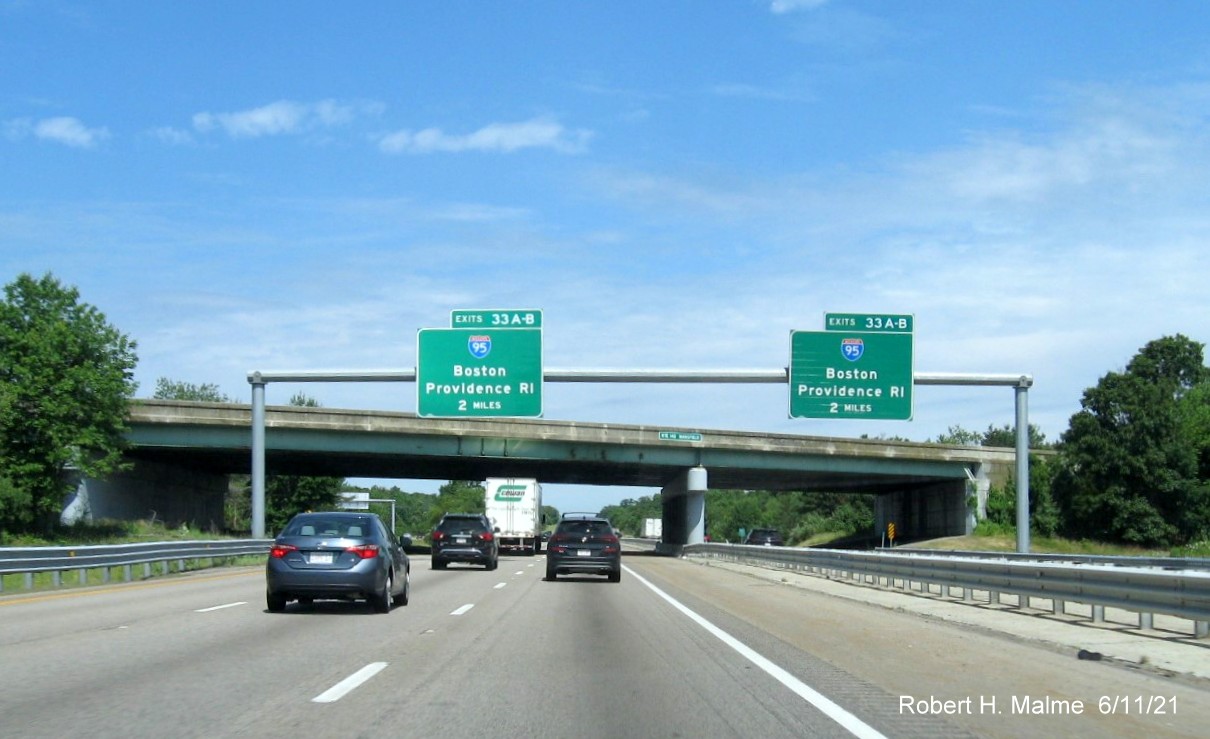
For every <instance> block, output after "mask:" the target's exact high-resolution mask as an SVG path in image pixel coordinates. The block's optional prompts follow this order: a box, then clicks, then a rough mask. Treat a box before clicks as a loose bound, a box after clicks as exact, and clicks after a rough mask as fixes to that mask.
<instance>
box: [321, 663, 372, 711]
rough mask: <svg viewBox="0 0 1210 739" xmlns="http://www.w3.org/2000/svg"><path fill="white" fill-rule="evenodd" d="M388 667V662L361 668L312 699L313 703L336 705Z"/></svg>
mask: <svg viewBox="0 0 1210 739" xmlns="http://www.w3.org/2000/svg"><path fill="white" fill-rule="evenodd" d="M386 666H387V663H386V662H371V663H370V664H368V665H366V666H365V667H363V668H361V669H360V670H358V671H357V672H354V673H353V674H352V675H349V676H348V677H346V678H345V679H344V680H341V681H340V682H338V683H336V684H335V685H333V686H332V687H330V688H328V689H327V690H325V691H324V692H322V693H320V694H319V695H317V696H315V697H314V698H312V699H311V702H312V703H334V702H336V701H338V700H340V699H341V698H343V697H345V696H346V695H348V694H349V693H351V692H352V691H353V690H354V689H355V688H357V687H358V686H360V685H361V684H362V683H364V682H365V681H366V680H369V679H370V678H372V677H374V676H375V675H377V674H378V673H380V672H382V671H383V669H385V668H386Z"/></svg>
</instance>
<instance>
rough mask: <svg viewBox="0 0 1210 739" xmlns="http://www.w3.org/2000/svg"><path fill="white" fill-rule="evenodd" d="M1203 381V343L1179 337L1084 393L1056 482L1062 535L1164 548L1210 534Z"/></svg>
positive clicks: (1209, 374)
mask: <svg viewBox="0 0 1210 739" xmlns="http://www.w3.org/2000/svg"><path fill="white" fill-rule="evenodd" d="M1207 383H1210V370H1208V369H1207V368H1206V367H1205V366H1204V364H1203V345H1202V344H1199V343H1197V342H1194V341H1191V340H1190V339H1188V338H1186V337H1184V336H1181V335H1177V336H1171V337H1164V338H1162V339H1157V340H1155V341H1152V342H1150V343H1148V344H1147V345H1146V346H1145V347H1143V348H1142V349H1141V350H1140V351H1139V353H1138V354H1136V355H1135V356H1134V358H1133V359H1131V361H1130V363H1129V364H1128V365H1127V367H1126V371H1125V372H1110V373H1109V374H1107V375H1105V376H1104V377H1102V378H1101V380H1100V381H1099V382H1098V383H1097V385H1096V387H1093V388H1089V389H1088V390H1086V391H1085V392H1084V397H1083V399H1082V400H1081V406H1082V410H1081V411H1079V412H1078V413H1076V414H1075V415H1074V416H1072V418H1071V423H1070V426H1069V428H1068V430H1067V432H1066V433H1064V434H1063V438H1062V442H1061V444H1060V452H1061V455H1060V461H1059V464H1058V467H1057V469H1056V471H1055V475H1054V478H1053V492H1054V498H1055V501H1056V502H1057V503H1058V505H1059V508H1060V510H1061V511H1062V515H1063V521H1064V528H1065V530H1066V532H1067V533H1068V534H1070V535H1073V536H1076V537H1088V538H1108V539H1109V540H1111V541H1120V542H1125V543H1129V544H1138V545H1164V546H1166V545H1173V544H1180V543H1182V542H1186V541H1190V540H1192V539H1194V538H1196V537H1198V536H1204V535H1205V532H1206V531H1210V486H1208V485H1207V479H1206V469H1205V467H1204V466H1203V462H1204V460H1205V458H1206V455H1207V451H1208V446H1210V440H1208V439H1207V436H1206V430H1207V428H1208V427H1210V423H1207V421H1208V419H1207V413H1210V411H1208V410H1207V408H1206V402H1207V399H1208V398H1210V390H1207V389H1206V385H1207Z"/></svg>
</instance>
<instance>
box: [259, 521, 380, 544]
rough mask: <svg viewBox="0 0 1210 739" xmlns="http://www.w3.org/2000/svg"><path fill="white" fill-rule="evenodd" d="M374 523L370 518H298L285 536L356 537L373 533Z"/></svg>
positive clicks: (291, 523) (283, 533) (291, 524)
mask: <svg viewBox="0 0 1210 739" xmlns="http://www.w3.org/2000/svg"><path fill="white" fill-rule="evenodd" d="M373 526H374V524H373V522H371V520H370V519H368V518H342V519H332V518H296V519H294V520H293V521H291V522H290V525H289V526H287V527H286V530H285V531H283V532H282V535H283V536H340V537H344V538H350V539H356V538H359V537H368V536H371V535H372V534H373V531H374V528H373Z"/></svg>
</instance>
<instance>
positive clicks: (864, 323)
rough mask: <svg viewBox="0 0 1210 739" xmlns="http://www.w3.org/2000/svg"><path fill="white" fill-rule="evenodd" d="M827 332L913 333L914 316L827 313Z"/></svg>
mask: <svg viewBox="0 0 1210 739" xmlns="http://www.w3.org/2000/svg"><path fill="white" fill-rule="evenodd" d="M823 327H824V330H825V331H876V332H878V333H897V334H903V333H907V334H910V333H912V316H910V315H899V314H891V313H825V314H824V315H823Z"/></svg>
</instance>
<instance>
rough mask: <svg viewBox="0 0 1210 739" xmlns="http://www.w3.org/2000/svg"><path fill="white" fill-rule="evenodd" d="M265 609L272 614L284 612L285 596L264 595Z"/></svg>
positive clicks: (277, 594) (275, 594) (278, 594)
mask: <svg viewBox="0 0 1210 739" xmlns="http://www.w3.org/2000/svg"><path fill="white" fill-rule="evenodd" d="M265 607H266V608H268V609H269V611H271V612H272V613H281V612H282V611H284V610H286V596H284V595H282V594H281V593H265Z"/></svg>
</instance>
